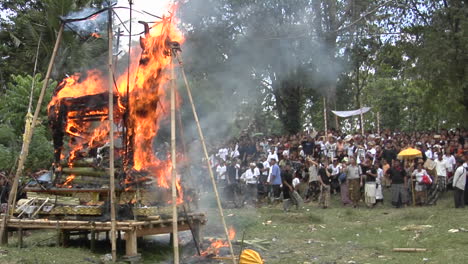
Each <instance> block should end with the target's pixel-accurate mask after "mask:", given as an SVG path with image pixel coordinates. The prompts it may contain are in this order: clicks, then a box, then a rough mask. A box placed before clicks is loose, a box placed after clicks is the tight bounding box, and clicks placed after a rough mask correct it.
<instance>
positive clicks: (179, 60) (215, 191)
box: [173, 51, 237, 264]
mask: <svg viewBox="0 0 468 264" xmlns="http://www.w3.org/2000/svg"><path fill="white" fill-rule="evenodd" d="M173 53H174V54H175V57H176V59H177V61H178V63H179V65H180V69H181V73H182V78H183V79H184V83H185V88H186V90H187V95H188V98H189V101H190V105H191V107H192V112H193V117H194V119H195V123H196V124H197V130H198V136H199V137H200V141H201V144H202V148H203V154H204V156H205V160H206V163H207V167H208V173H209V175H210V178H211V183H212V185H213V189H214V193H215V197H216V203H217V206H218V211H219V214H220V217H221V222H222V224H223V227H224V233H225V235H226V241H227V242H228V245H229V250H230V253H231V258H232V263H233V264H236V263H237V262H236V256H235V255H234V250H233V248H232V243H231V240H230V239H229V231H228V228H227V225H226V220H225V219H224V213H223V207H222V205H221V200H220V198H219V193H218V188H217V186H216V181H215V178H214V174H213V170H212V169H211V164H210V159H209V156H208V150H207V148H206V143H205V137H204V136H203V131H202V129H201V125H200V121H199V119H198V114H197V110H196V108H195V104H194V101H193V97H192V91H191V88H190V85H189V83H188V80H187V76H186V75H185V70H184V67H183V62H182V59H181V58H180V56H179V54H178V53H177V51H173Z"/></svg>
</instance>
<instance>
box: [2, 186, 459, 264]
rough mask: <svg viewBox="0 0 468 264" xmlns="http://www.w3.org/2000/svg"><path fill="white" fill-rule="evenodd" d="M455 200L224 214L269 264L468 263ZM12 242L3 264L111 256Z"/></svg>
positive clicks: (39, 240) (163, 254)
mask: <svg viewBox="0 0 468 264" xmlns="http://www.w3.org/2000/svg"><path fill="white" fill-rule="evenodd" d="M451 194H452V193H448V194H446V195H445V196H444V197H443V198H442V199H441V200H439V203H438V204H437V206H434V207H417V208H413V207H408V208H404V209H393V208H391V207H390V206H389V205H388V202H387V204H385V205H384V206H380V207H377V208H373V209H366V208H358V209H351V208H343V207H342V206H341V205H339V202H338V197H336V196H333V197H332V201H333V202H332V206H331V208H329V209H319V208H318V206H317V205H316V204H314V203H310V204H307V205H306V206H305V208H304V209H302V210H300V211H295V210H293V211H292V212H290V213H284V212H283V211H282V210H281V206H277V207H273V208H269V207H264V208H257V209H254V208H244V209H233V210H225V215H226V220H227V222H228V225H233V226H234V227H235V228H236V230H237V235H236V239H237V240H240V239H241V238H242V233H244V232H245V239H246V240H251V239H254V238H260V239H266V240H268V241H269V246H268V249H267V250H261V249H258V248H257V250H258V251H259V252H260V253H261V255H262V257H263V258H264V259H265V261H266V263H278V264H279V263H288V264H293V263H302V264H304V263H444V264H449V263H468V232H462V231H460V232H457V233H450V232H448V230H449V229H460V228H464V229H468V217H467V216H468V214H467V213H468V209H457V210H455V209H454V208H453V202H452V196H451ZM207 212H208V215H209V222H210V225H209V226H208V227H207V228H206V230H205V233H206V235H208V236H222V234H223V233H222V229H221V228H220V226H219V225H218V223H219V218H218V216H217V212H216V211H215V210H214V209H208V211H207ZM269 221H271V222H269ZM421 225H422V226H421ZM48 238H50V239H48ZM185 240H187V239H185ZM10 241H11V243H10V245H9V246H8V247H3V248H1V249H0V263H101V262H102V261H101V260H100V258H101V257H102V255H104V254H105V253H107V251H108V250H109V249H108V246H107V243H105V242H104V241H102V242H101V243H100V245H101V247H100V248H99V251H98V252H96V253H91V252H90V251H89V249H88V248H87V247H86V244H82V245H81V247H80V243H79V242H76V245H75V246H73V247H69V248H57V247H54V243H55V238H54V233H53V232H33V233H32V234H31V235H30V236H29V237H27V238H26V239H25V246H26V248H23V249H18V248H17V247H16V241H15V239H14V238H12V239H11V240H10ZM145 241H146V243H145V245H144V248H143V249H141V250H140V251H141V252H142V253H143V258H144V261H143V263H167V259H168V258H169V257H170V255H171V247H170V246H168V244H167V241H161V240H152V239H148V238H147V239H146V240H145ZM187 243H188V242H187ZM188 245H189V246H188V247H191V244H190V243H188ZM395 247H417V248H427V249H428V252H422V253H396V252H392V249H393V248H395ZM254 249H255V248H254ZM182 251H183V252H184V249H182ZM185 253H187V250H185ZM190 254H192V253H190Z"/></svg>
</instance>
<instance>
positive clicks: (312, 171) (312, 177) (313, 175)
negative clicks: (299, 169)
mask: <svg viewBox="0 0 468 264" xmlns="http://www.w3.org/2000/svg"><path fill="white" fill-rule="evenodd" d="M315 181H318V168H317V166H316V165H311V166H310V167H309V182H315Z"/></svg>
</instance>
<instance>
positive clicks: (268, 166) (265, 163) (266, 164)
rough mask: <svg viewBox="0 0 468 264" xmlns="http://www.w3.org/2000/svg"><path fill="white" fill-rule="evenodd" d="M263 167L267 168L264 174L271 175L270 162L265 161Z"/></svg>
mask: <svg viewBox="0 0 468 264" xmlns="http://www.w3.org/2000/svg"><path fill="white" fill-rule="evenodd" d="M263 168H264V169H267V170H265V171H263V172H262V175H269V171H270V170H269V169H270V163H269V162H268V161H264V162H263Z"/></svg>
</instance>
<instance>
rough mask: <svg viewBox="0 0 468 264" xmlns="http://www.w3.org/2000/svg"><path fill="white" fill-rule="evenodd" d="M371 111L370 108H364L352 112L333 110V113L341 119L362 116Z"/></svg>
mask: <svg viewBox="0 0 468 264" xmlns="http://www.w3.org/2000/svg"><path fill="white" fill-rule="evenodd" d="M370 109H371V108H370V107H362V108H359V109H356V110H350V111H333V110H332V112H333V113H334V114H335V115H337V116H339V117H350V116H355V115H360V114H361V113H362V114H365V113H367V112H369V110H370Z"/></svg>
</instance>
